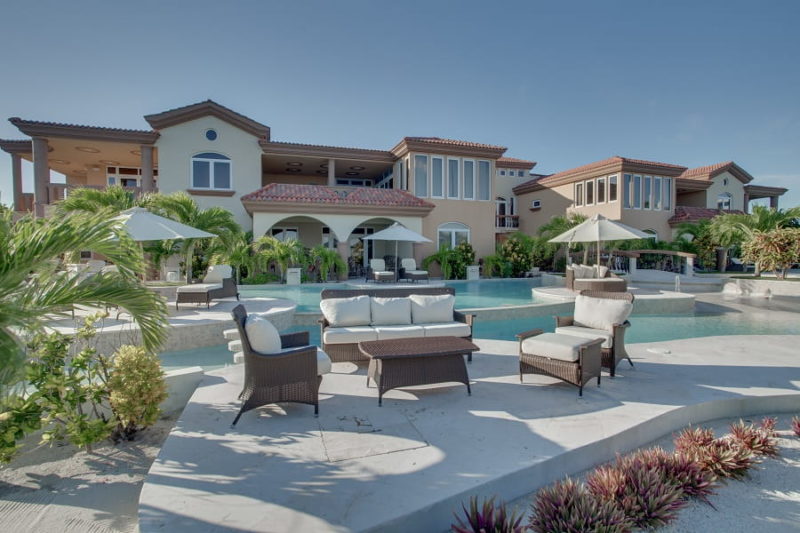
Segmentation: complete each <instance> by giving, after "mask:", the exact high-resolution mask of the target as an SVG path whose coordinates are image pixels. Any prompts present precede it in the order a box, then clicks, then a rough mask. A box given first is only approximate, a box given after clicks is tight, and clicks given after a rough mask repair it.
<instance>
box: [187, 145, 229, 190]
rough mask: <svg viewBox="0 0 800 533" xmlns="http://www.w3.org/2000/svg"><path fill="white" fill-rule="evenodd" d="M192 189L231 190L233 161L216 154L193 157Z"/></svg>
mask: <svg viewBox="0 0 800 533" xmlns="http://www.w3.org/2000/svg"><path fill="white" fill-rule="evenodd" d="M192 188H193V189H211V190H214V189H220V190H230V189H231V188H232V187H231V159H230V158H229V157H226V156H224V155H222V154H218V153H215V152H203V153H202V154H197V155H195V156H194V157H192Z"/></svg>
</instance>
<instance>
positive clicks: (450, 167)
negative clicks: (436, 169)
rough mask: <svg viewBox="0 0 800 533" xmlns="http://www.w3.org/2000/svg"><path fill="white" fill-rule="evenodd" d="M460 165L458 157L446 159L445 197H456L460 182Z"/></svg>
mask: <svg viewBox="0 0 800 533" xmlns="http://www.w3.org/2000/svg"><path fill="white" fill-rule="evenodd" d="M460 167H461V165H460V161H459V160H458V159H448V160H447V197H448V198H458V195H459V189H460V187H459V185H460V183H461V175H460V174H461V173H460V172H459V169H460Z"/></svg>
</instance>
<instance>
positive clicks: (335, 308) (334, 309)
mask: <svg viewBox="0 0 800 533" xmlns="http://www.w3.org/2000/svg"><path fill="white" fill-rule="evenodd" d="M319 308H320V309H321V310H322V314H323V315H325V319H326V320H327V321H328V322H329V323H330V325H331V326H332V327H334V328H340V327H346V326H368V325H369V323H370V303H369V296H366V295H363V296H353V297H352V298H327V299H325V300H322V301H321V302H320V303H319Z"/></svg>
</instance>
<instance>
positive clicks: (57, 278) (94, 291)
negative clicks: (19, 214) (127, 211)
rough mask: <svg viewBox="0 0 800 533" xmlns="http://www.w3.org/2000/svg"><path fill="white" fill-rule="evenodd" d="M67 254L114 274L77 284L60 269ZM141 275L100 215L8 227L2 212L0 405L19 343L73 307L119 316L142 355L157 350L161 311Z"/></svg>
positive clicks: (127, 243) (130, 248)
mask: <svg viewBox="0 0 800 533" xmlns="http://www.w3.org/2000/svg"><path fill="white" fill-rule="evenodd" d="M74 250H91V251H93V252H96V253H98V254H102V255H103V256H105V257H106V258H107V259H109V260H110V261H112V262H113V263H114V264H115V265H116V266H117V267H118V270H119V273H114V274H111V273H109V274H97V275H93V276H90V277H80V276H75V275H74V274H72V273H68V272H64V271H62V270H59V266H60V262H61V258H62V257H63V256H64V255H67V254H70V253H72V252H73V251H74ZM143 268H144V260H143V258H142V254H141V252H140V250H139V247H138V246H137V245H136V243H134V242H133V241H132V240H131V238H130V237H129V236H128V234H127V233H125V232H124V231H119V230H118V229H117V228H116V227H115V222H114V221H113V220H111V219H109V218H108V217H107V216H105V214H102V213H101V214H97V215H90V214H87V213H70V214H67V215H65V216H62V217H57V218H56V217H52V218H39V219H34V218H32V217H30V216H27V217H23V218H22V219H20V220H18V221H17V222H15V223H14V222H12V216H11V212H10V211H9V210H3V211H2V212H0V399H2V398H4V397H6V395H7V394H8V393H9V391H10V389H11V388H12V387H13V386H14V384H16V383H18V381H19V378H20V377H21V375H20V372H21V368H22V367H23V364H24V359H25V351H24V346H23V342H22V339H23V338H25V337H27V336H28V335H29V334H31V333H34V332H37V331H41V330H42V328H43V327H44V323H45V320H46V318H47V317H48V316H53V315H59V314H63V313H65V312H66V311H67V310H69V309H71V308H72V307H73V306H74V305H88V306H95V307H104V306H116V307H121V308H124V309H126V310H127V311H128V312H129V313H130V314H131V315H132V317H133V320H134V322H136V323H137V324H138V325H139V328H140V330H141V335H142V342H143V344H144V346H145V348H147V349H148V350H155V349H157V348H158V346H159V345H160V344H161V343H162V342H163V340H164V338H165V335H166V330H165V327H164V326H165V323H166V316H167V312H166V304H165V302H164V300H163V298H161V297H160V296H158V295H157V294H156V293H154V292H152V291H150V290H148V289H147V288H146V287H145V286H144V285H142V284H141V283H140V282H139V281H138V279H137V277H136V275H137V273H139V272H141V271H142V269H143Z"/></svg>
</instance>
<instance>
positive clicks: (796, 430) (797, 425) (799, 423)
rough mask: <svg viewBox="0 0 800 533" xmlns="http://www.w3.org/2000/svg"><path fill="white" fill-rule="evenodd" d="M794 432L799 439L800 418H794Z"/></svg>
mask: <svg viewBox="0 0 800 533" xmlns="http://www.w3.org/2000/svg"><path fill="white" fill-rule="evenodd" d="M792 431H793V432H794V434H795V435H796V436H797V437H800V416H793V417H792Z"/></svg>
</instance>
